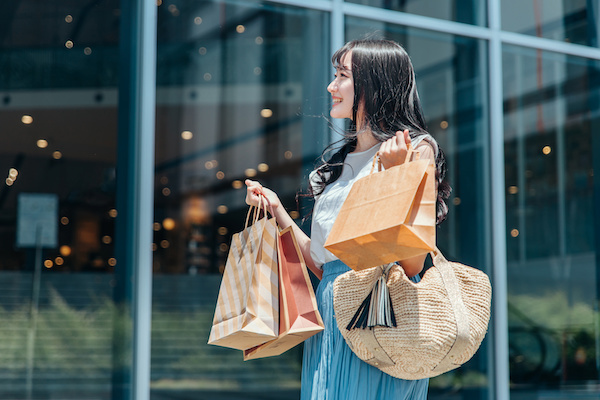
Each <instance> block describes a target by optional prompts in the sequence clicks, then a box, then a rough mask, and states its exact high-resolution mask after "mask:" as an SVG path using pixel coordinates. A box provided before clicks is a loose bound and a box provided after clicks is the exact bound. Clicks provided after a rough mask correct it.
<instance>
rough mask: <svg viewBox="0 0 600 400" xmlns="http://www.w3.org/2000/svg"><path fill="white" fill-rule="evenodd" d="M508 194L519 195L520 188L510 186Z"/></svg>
mask: <svg viewBox="0 0 600 400" xmlns="http://www.w3.org/2000/svg"><path fill="white" fill-rule="evenodd" d="M508 193H510V194H517V193H519V188H518V187H517V186H509V187H508Z"/></svg>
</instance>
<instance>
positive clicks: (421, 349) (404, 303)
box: [334, 257, 491, 379]
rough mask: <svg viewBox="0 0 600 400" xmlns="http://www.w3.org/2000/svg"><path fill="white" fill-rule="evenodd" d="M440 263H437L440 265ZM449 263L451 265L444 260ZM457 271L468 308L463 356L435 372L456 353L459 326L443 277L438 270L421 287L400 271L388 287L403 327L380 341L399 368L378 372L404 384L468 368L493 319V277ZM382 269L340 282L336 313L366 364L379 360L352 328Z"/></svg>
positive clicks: (385, 332) (380, 333)
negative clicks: (403, 380)
mask: <svg viewBox="0 0 600 400" xmlns="http://www.w3.org/2000/svg"><path fill="white" fill-rule="evenodd" d="M436 261H437V257H436V260H434V263H435V262H436ZM443 261H444V262H447V261H446V260H443ZM448 263H449V265H450V267H451V268H452V269H453V270H454V273H455V275H456V278H457V280H458V284H459V288H460V291H461V293H462V296H463V302H464V304H465V306H466V309H467V313H468V319H469V326H470V338H469V344H468V346H466V349H465V351H464V352H462V354H460V355H459V356H458V357H457V358H456V359H454V360H453V364H452V365H451V366H450V367H448V368H446V369H445V370H443V371H439V370H438V371H434V369H435V368H436V367H437V366H438V364H440V362H441V361H442V359H443V358H444V357H445V356H446V354H447V353H448V352H449V351H450V349H451V348H452V346H453V344H454V342H455V340H456V336H457V324H456V320H455V317H454V312H453V310H452V306H451V303H450V300H449V298H448V295H447V291H446V288H445V286H444V282H443V280H442V276H441V274H440V271H439V270H438V269H437V268H435V267H432V268H430V269H429V270H428V271H427V272H426V273H425V275H424V277H423V279H422V280H421V282H419V283H414V282H412V281H410V280H409V279H408V277H407V276H406V274H405V273H404V270H403V269H402V267H400V266H394V267H392V269H391V270H390V272H389V275H388V280H387V285H388V288H389V290H390V296H391V299H392V306H393V309H394V313H395V316H396V321H397V325H398V326H397V327H395V328H394V327H392V328H388V327H381V326H376V327H374V328H373V329H374V330H375V336H376V338H377V341H378V342H379V344H380V345H381V347H382V348H383V349H385V351H386V352H387V353H388V355H389V356H390V358H391V359H392V360H393V361H394V363H395V365H393V366H388V367H378V368H380V369H381V370H382V371H384V372H385V373H387V374H389V375H392V376H395V377H397V378H402V379H423V378H429V377H433V376H437V375H440V374H441V373H443V372H446V371H448V370H451V369H454V368H457V367H459V366H460V365H462V364H464V363H465V362H467V361H468V360H469V359H471V357H473V355H474V354H475V352H476V351H477V349H478V348H479V346H480V345H481V342H482V340H483V338H484V337H485V334H486V332H487V326H488V322H489V319H490V303H491V286H490V281H489V278H488V276H487V275H486V274H485V273H483V272H482V271H480V270H478V269H475V268H472V267H468V266H466V265H463V264H460V263H455V262H448ZM379 276H380V273H379V271H378V268H370V269H368V270H363V271H358V272H357V271H350V272H347V273H345V274H343V275H340V276H339V277H338V278H337V279H336V280H335V282H334V311H335V318H336V321H337V325H338V328H339V329H340V331H341V332H342V335H343V336H344V338H345V339H346V342H347V343H348V345H349V346H350V348H351V349H352V350H353V351H354V353H355V354H356V355H357V356H358V357H359V358H360V359H362V360H364V361H367V362H369V361H372V360H371V359H372V358H373V357H374V355H373V354H371V353H370V352H369V351H368V350H367V348H366V347H365V346H364V344H363V343H362V335H364V334H365V332H364V331H363V330H362V329H352V330H347V329H346V327H347V326H348V323H349V322H350V320H351V319H352V317H353V315H354V314H355V312H356V310H357V309H358V307H359V306H360V304H361V303H362V301H363V300H364V299H365V297H366V296H367V295H368V294H369V292H370V291H371V289H372V288H373V285H374V284H375V281H376V280H377V279H378V278H379Z"/></svg>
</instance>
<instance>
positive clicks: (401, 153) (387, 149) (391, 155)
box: [379, 130, 437, 278]
mask: <svg viewBox="0 0 600 400" xmlns="http://www.w3.org/2000/svg"><path fill="white" fill-rule="evenodd" d="M407 143H410V137H409V136H408V131H407V130H405V131H404V132H397V133H396V136H395V137H393V138H391V139H389V140H387V141H386V142H384V143H383V144H382V145H381V149H380V150H379V156H380V158H381V162H382V164H383V167H384V168H391V167H393V166H396V165H400V164H402V163H403V162H404V160H405V158H406V153H407ZM415 150H416V151H418V152H419V153H420V156H421V157H420V158H421V160H424V159H428V160H430V163H431V164H433V165H435V152H434V150H433V147H431V145H430V144H429V143H427V142H426V141H424V140H423V141H421V143H420V144H419V145H418V146H417V148H416V149H415ZM436 197H437V195H436ZM425 258H427V254H423V255H420V256H416V257H412V258H408V259H406V260H400V265H401V266H402V268H403V269H404V272H406V275H407V276H409V277H411V278H412V277H413V276H415V275H417V274H419V273H420V272H421V271H422V270H423V265H424V263H425Z"/></svg>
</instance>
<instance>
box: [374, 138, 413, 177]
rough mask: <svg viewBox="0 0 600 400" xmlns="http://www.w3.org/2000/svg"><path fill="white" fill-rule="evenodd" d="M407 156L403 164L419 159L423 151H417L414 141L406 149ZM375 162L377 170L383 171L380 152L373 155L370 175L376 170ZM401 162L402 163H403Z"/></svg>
mask: <svg viewBox="0 0 600 400" xmlns="http://www.w3.org/2000/svg"><path fill="white" fill-rule="evenodd" d="M406 150H407V151H406V157H405V158H404V161H402V164H404V163H405V162H407V161H408V162H410V161H417V160H420V159H421V152H420V151H417V150H415V149H414V148H413V145H412V143H409V144H408V148H407V149H406ZM375 164H377V172H381V169H382V168H383V166H382V165H381V159H380V158H379V152H377V153H375V156H374V157H373V164H372V165H371V172H369V175H370V174H372V173H373V171H374V170H375ZM402 164H400V165H402Z"/></svg>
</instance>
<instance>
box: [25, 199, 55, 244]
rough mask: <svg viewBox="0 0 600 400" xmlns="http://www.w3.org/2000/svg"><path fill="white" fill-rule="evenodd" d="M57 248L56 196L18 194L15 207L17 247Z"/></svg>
mask: <svg viewBox="0 0 600 400" xmlns="http://www.w3.org/2000/svg"><path fill="white" fill-rule="evenodd" d="M38 246H39V247H45V248H55V247H57V246H58V196H57V195H55V194H51V193H20V194H19V198H18V205H17V247H38Z"/></svg>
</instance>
